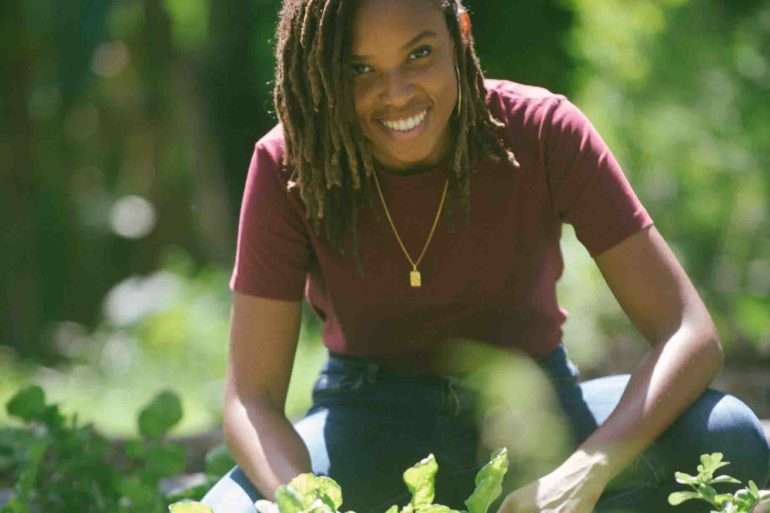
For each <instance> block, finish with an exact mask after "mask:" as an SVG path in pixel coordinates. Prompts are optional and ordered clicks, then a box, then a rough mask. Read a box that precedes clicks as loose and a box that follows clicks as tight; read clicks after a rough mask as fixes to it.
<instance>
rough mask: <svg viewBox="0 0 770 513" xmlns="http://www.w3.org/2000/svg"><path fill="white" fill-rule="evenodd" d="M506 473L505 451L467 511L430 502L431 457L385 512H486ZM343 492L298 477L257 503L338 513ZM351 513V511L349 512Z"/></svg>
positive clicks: (269, 508) (269, 512) (269, 510)
mask: <svg viewBox="0 0 770 513" xmlns="http://www.w3.org/2000/svg"><path fill="white" fill-rule="evenodd" d="M507 471H508V452H507V451H506V449H500V450H499V451H497V452H496V453H495V454H494V456H492V459H491V460H490V461H489V462H488V463H487V464H486V465H484V466H483V467H482V468H481V470H479V472H478V473H477V474H476V479H475V484H476V488H475V489H474V491H473V493H472V494H471V496H470V497H468V499H467V500H466V501H465V506H466V507H467V508H468V509H467V510H466V511H463V512H460V511H457V510H453V509H452V508H450V507H449V506H444V505H443V504H436V503H434V502H433V500H434V498H435V495H436V493H435V492H436V486H435V484H436V474H437V473H438V463H436V458H435V457H434V456H433V455H432V454H431V455H429V456H428V457H426V458H425V459H423V460H421V461H419V462H418V463H416V464H415V465H414V466H412V467H410V468H408V469H407V470H406V471H405V472H404V476H403V477H404V483H405V484H406V487H407V489H408V490H409V492H410V494H411V495H412V498H411V500H410V501H409V503H408V504H406V505H404V506H402V507H399V506H398V505H395V504H394V505H393V506H391V507H390V508H388V509H387V510H386V511H385V513H487V511H488V510H489V507H490V506H491V505H492V503H493V502H494V501H495V500H496V499H497V498H498V497H499V496H500V494H501V493H502V490H503V477H504V476H505V473H506V472H507ZM341 506H342V489H341V488H340V486H339V485H338V484H337V483H336V482H335V481H334V480H333V479H331V478H329V477H325V476H316V475H314V474H300V475H299V476H297V477H295V478H294V479H292V480H291V482H290V483H289V484H287V485H284V486H281V487H280V488H278V490H276V492H275V502H271V501H267V500H261V501H257V503H256V507H257V510H258V511H259V513H339V511H340V507H341ZM169 510H170V512H171V513H212V511H211V508H209V507H208V506H206V505H204V504H202V503H199V502H194V501H184V502H178V503H175V504H172V505H171V506H169ZM348 513H353V512H348Z"/></svg>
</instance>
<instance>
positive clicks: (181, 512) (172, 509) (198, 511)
mask: <svg viewBox="0 0 770 513" xmlns="http://www.w3.org/2000/svg"><path fill="white" fill-rule="evenodd" d="M168 511H169V513H214V510H213V509H211V507H210V506H208V505H206V504H203V503H202V502H197V501H181V502H175V503H174V504H171V505H170V506H169V507H168Z"/></svg>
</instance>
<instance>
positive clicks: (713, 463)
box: [698, 452, 730, 481]
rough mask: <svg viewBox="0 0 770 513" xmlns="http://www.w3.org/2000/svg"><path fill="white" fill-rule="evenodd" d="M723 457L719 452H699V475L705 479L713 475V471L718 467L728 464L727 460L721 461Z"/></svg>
mask: <svg viewBox="0 0 770 513" xmlns="http://www.w3.org/2000/svg"><path fill="white" fill-rule="evenodd" d="M723 457H724V455H723V454H722V453H721V452H714V453H711V454H701V457H700V461H701V464H700V465H698V472H699V474H700V476H699V477H700V478H702V479H703V480H706V481H707V480H709V479H711V478H712V477H713V476H714V472H716V471H717V470H718V469H720V468H722V467H724V466H727V465H729V464H730V462H729V461H722V458H723Z"/></svg>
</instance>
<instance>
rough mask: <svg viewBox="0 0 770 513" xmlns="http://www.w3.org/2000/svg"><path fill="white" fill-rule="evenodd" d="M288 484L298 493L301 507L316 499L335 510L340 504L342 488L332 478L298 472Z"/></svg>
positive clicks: (304, 507)
mask: <svg viewBox="0 0 770 513" xmlns="http://www.w3.org/2000/svg"><path fill="white" fill-rule="evenodd" d="M289 486H290V487H291V488H293V489H294V490H295V491H296V492H297V493H299V495H300V498H301V500H302V506H303V509H308V508H310V506H311V505H312V504H313V503H314V502H315V501H316V500H318V499H320V500H321V501H322V502H323V503H324V504H326V505H327V506H329V508H330V509H331V510H332V511H337V510H338V509H339V507H340V506H342V489H341V488H340V485H338V484H337V482H336V481H334V479H332V478H330V477H326V476H316V475H314V474H310V473H305V474H300V475H298V476H297V477H295V478H294V479H292V480H291V482H290V483H289Z"/></svg>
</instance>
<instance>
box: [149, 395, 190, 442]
mask: <svg viewBox="0 0 770 513" xmlns="http://www.w3.org/2000/svg"><path fill="white" fill-rule="evenodd" d="M181 419H182V403H181V401H180V400H179V396H178V395H176V394H175V393H174V392H172V391H170V390H164V391H163V392H160V393H159V394H158V395H156V396H155V397H154V398H153V399H152V401H150V402H149V404H147V406H145V407H144V408H143V409H142V411H141V412H140V413H139V432H140V433H141V434H142V436H143V437H145V438H151V439H154V438H161V437H162V436H164V435H165V434H166V433H168V431H169V430H170V429H171V428H172V427H174V426H175V425H176V423H177V422H179V421H180V420H181Z"/></svg>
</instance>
